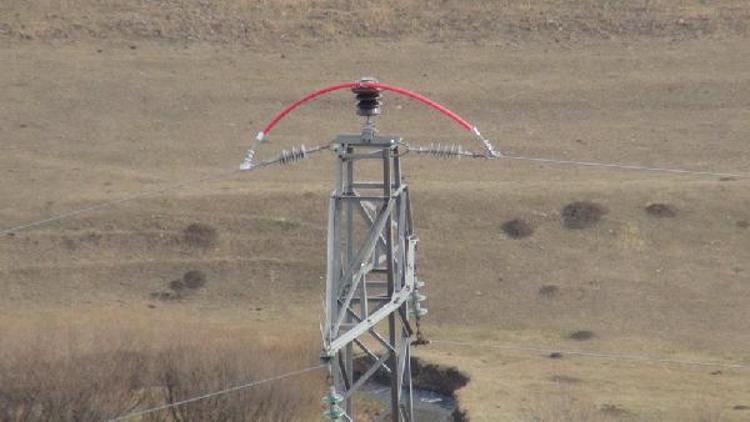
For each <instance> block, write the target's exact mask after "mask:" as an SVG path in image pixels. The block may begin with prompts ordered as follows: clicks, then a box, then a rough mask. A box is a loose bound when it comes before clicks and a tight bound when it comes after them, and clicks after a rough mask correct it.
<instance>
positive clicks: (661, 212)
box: [644, 203, 677, 218]
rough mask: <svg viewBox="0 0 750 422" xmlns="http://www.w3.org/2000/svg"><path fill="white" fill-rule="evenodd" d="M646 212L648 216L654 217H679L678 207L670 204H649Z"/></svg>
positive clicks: (645, 209)
mask: <svg viewBox="0 0 750 422" xmlns="http://www.w3.org/2000/svg"><path fill="white" fill-rule="evenodd" d="M644 211H646V214H648V215H650V216H653V217H661V218H673V217H676V216H677V207H675V206H674V205H670V204H661V203H654V204H648V205H647V206H646V208H644Z"/></svg>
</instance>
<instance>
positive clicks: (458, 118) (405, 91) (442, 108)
mask: <svg viewBox="0 0 750 422" xmlns="http://www.w3.org/2000/svg"><path fill="white" fill-rule="evenodd" d="M354 87H363V88H379V89H382V90H384V91H393V92H395V93H398V94H401V95H405V96H407V97H410V98H413V99H415V100H417V101H419V102H421V103H423V104H426V105H428V106H430V107H432V108H434V109H436V110H438V111H439V112H441V113H443V114H445V115H446V116H448V117H450V118H451V119H453V120H454V121H456V123H458V124H459V125H461V126H463V127H464V128H465V129H466V130H468V131H471V130H473V129H474V126H472V125H471V124H470V123H469V122H467V121H466V120H465V119H463V118H462V117H461V116H459V115H458V114H456V113H454V112H452V111H450V110H449V109H448V108H446V107H445V106H443V105H441V104H438V103H436V102H435V101H433V100H431V99H429V98H427V97H425V96H423V95H419V94H417V93H416V92H413V91H409V90H408V89H406V88H401V87H399V86H393V85H386V84H382V83H380V82H344V83H340V84H336V85H331V86H329V87H326V88H321V89H318V90H315V91H313V92H311V93H309V94H307V95H305V96H303V97H302V98H300V99H298V100H297V101H295V102H293V103H291V104H289V105H288V106H286V107H284V108H283V109H282V110H281V111H279V112H278V113H276V115H275V116H273V119H271V121H270V122H269V123H268V124H267V125H266V127H265V128H263V131H262V132H261V133H259V134H258V135H259V137H260V138H261V139H262V138H263V137H265V136H266V135H268V133H269V132H270V131H271V129H273V127H274V126H276V124H277V123H278V122H279V121H280V120H281V119H283V118H284V117H285V116H286V115H287V114H289V113H290V112H291V111H292V110H294V109H295V108H297V107H299V106H301V105H302V104H304V103H306V102H308V101H310V100H312V99H314V98H316V97H319V96H321V95H323V94H327V93H329V92H332V91H338V90H340V89H346V88H354Z"/></svg>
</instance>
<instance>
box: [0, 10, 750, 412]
mask: <svg viewBox="0 0 750 422" xmlns="http://www.w3.org/2000/svg"><path fill="white" fill-rule="evenodd" d="M749 24H750V7H749V6H748V5H747V3H746V2H745V1H742V0H726V1H700V0H650V1H649V0H643V1H632V2H631V1H617V0H596V1H595V0H586V1H575V2H574V1H564V0H548V1H539V2H536V1H498V2H472V1H459V0H446V1H441V2H425V1H417V0H412V1H400V2H396V1H384V2H367V3H366V4H365V5H363V6H354V5H351V4H349V2H343V1H334V0H321V1H312V0H284V1H278V2H272V1H260V0H259V1H240V0H222V1H216V2H203V1H197V0H195V1H193V0H190V1H145V0H144V1H129V2H113V1H93V0H68V1H65V2H49V1H34V2H22V1H14V0H11V1H7V0H6V1H4V2H3V4H2V6H0V94H2V102H0V174H1V175H2V183H0V198H2V199H1V200H0V226H1V227H3V228H6V227H12V226H14V225H17V224H22V223H26V222H29V221H33V220H36V219H40V218H46V217H49V216H52V215H56V214H60V213H65V212H68V211H70V210H74V209H77V208H81V207H87V206H90V205H93V204H97V203H101V202H104V201H109V200H114V199H117V198H121V197H125V196H128V195H131V194H134V193H137V192H141V191H144V190H151V189H159V188H160V187H162V186H165V185H169V184H172V183H177V182H181V181H184V180H191V179H198V178H201V177H204V176H210V175H213V174H217V173H220V172H222V171H226V170H229V169H232V168H235V167H236V166H237V165H238V164H239V162H240V161H241V159H242V157H243V154H244V151H245V149H246V147H247V145H248V144H249V142H250V140H251V139H252V137H253V136H254V133H255V132H257V131H258V130H260V129H261V128H262V126H263V124H264V123H265V122H266V121H267V120H268V119H270V117H271V116H272V115H273V113H274V112H275V111H276V110H278V109H279V108H280V107H282V106H283V105H285V104H287V103H289V102H291V101H292V100H294V99H296V98H297V97H299V96H301V95H302V94H304V93H306V92H307V91H309V90H311V89H313V88H316V87H320V86H324V85H326V84H329V83H333V82H338V81H342V80H344V81H346V80H353V79H356V78H358V77H360V76H362V75H370V74H372V75H376V76H377V77H379V78H380V79H381V80H383V81H387V82H389V83H394V84H397V85H401V86H405V87H409V88H412V89H415V90H416V91H418V92H421V93H424V94H426V95H428V96H430V97H432V98H435V99H436V100H438V101H440V102H442V103H444V104H447V105H448V106H449V107H451V108H452V109H454V110H455V111H457V112H459V113H460V114H461V115H464V116H467V117H469V118H470V120H472V121H473V122H476V123H477V124H478V125H479V126H480V127H481V128H482V131H483V133H485V134H487V135H489V136H491V137H492V138H493V139H494V140H495V141H496V143H497V145H498V146H499V148H500V149H501V150H502V151H505V152H508V153H513V154H522V155H528V156H537V157H549V158H559V159H579V160H598V161H606V162H620V163H639V164H643V165H653V166H665V167H670V166H671V167H679V168H688V169H695V170H715V171H727V172H736V173H743V174H750V155H748V146H747V140H748V138H750V56H748V55H747V54H746V51H747V50H748V47H749V46H750V38H749V37H748V35H749V34H748V25H749ZM384 102H385V112H384V115H383V116H382V117H381V118H380V123H379V126H380V128H381V130H382V131H383V132H396V133H400V134H402V135H403V136H404V137H405V138H406V139H407V140H408V141H409V142H412V143H415V144H420V143H427V142H433V141H438V142H448V143H452V142H468V141H469V139H468V137H467V136H466V134H465V133H464V132H462V131H460V130H459V129H457V128H456V127H454V126H453V125H452V124H451V123H450V122H449V121H446V120H445V119H443V118H442V117H440V116H438V115H437V114H435V113H434V112H432V111H430V110H427V109H425V108H423V107H422V106H421V105H418V104H415V103H413V102H410V101H409V100H406V99H401V98H396V97H395V96H393V95H388V94H386V96H385V99H384ZM352 104H353V100H352V98H351V96H349V94H347V93H343V94H336V95H332V96H330V97H325V98H322V99H320V100H318V101H316V102H314V103H313V104H311V105H309V106H307V107H306V108H303V109H301V110H300V111H299V112H298V113H296V114H294V115H292V116H291V117H290V118H288V119H287V120H285V121H283V123H281V124H280V126H279V127H278V128H277V129H276V130H275V131H274V132H273V134H272V137H271V144H269V145H267V146H266V147H265V148H266V149H265V150H264V152H263V154H265V155H266V156H268V154H271V153H272V152H273V151H277V150H278V149H281V148H284V147H289V146H291V145H295V144H299V143H305V144H306V145H308V146H310V145H317V144H321V143H325V142H327V141H328V140H330V139H331V138H332V136H334V135H335V134H337V133H340V132H350V131H356V130H357V129H358V125H359V122H358V121H357V119H355V116H354V113H353V111H354V110H353V107H352ZM405 166H406V167H405V173H406V175H407V178H408V181H409V183H410V184H411V185H412V195H413V198H412V200H413V205H414V208H415V213H416V215H415V224H416V227H417V232H418V234H419V237H420V239H421V244H420V255H419V258H418V259H419V270H420V272H421V274H422V277H423V278H424V279H425V280H426V282H427V294H428V298H429V299H428V300H429V302H428V304H429V308H430V314H429V317H428V318H427V319H426V321H425V330H426V334H427V335H428V337H431V338H433V339H435V340H452V341H457V342H474V343H477V344H479V345H485V346H492V345H495V346H497V345H503V346H513V347H516V348H524V347H536V348H544V349H550V350H558V349H560V350H585V351H591V352H597V351H599V352H612V353H624V354H639V355H640V354H647V355H655V356H661V357H665V358H669V359H673V360H691V361H718V362H735V363H742V364H745V365H750V350H748V344H750V325H748V321H750V306H748V304H749V303H750V264H748V262H750V228H749V227H748V225H749V224H748V222H749V221H750V180H748V179H743V178H720V177H712V176H695V175H677V174H662V173H647V172H637V171H626V170H615V169H602V168H580V167H570V166H558V165H552V164H540V163H529V162H522V161H510V160H497V161H491V162H490V161H469V160H462V161H437V160H432V159H429V158H419V157H407V158H406V159H405ZM332 172H333V168H332V160H331V158H330V157H327V156H321V157H319V158H316V159H314V160H309V161H305V162H302V163H300V164H298V165H296V166H291V167H285V168H268V169H263V170H260V171H257V172H252V173H247V174H239V175H236V176H233V177H230V178H225V179H221V180H216V181H212V182H207V183H204V184H200V185H195V186H190V187H186V188H184V189H180V190H177V191H174V192H169V193H166V194H161V195H155V196H152V197H149V198H144V199H140V200H137V201H132V202H128V203H124V204H121V205H120V206H116V207H110V208H105V209H100V210H96V211H94V212H90V213H86V214H82V215H78V216H75V217H71V218H68V219H65V220H61V221H59V222H54V223H50V224H46V225H42V226H39V227H34V228H31V229H28V230H19V231H17V232H14V233H10V234H7V235H4V236H2V238H0V289H2V290H0V291H1V293H0V355H1V356H3V365H0V386H2V387H5V386H7V385H14V386H15V385H18V388H17V389H16V390H19V391H20V390H21V389H23V388H27V390H23V391H26V392H28V391H43V392H45V393H46V396H49V397H51V399H50V400H52V402H54V400H53V399H54V397H57V396H56V395H55V392H56V391H63V390H64V391H70V390H72V391H73V392H74V393H75V392H81V391H86V389H87V388H93V386H96V387H97V388H100V387H101V392H102V394H101V395H98V396H96V397H94V398H91V400H99V401H101V402H106V403H107V404H106V406H104V407H103V408H102V407H97V406H89V405H88V404H87V405H86V406H88V407H93V408H97V409H98V410H97V411H102V409H104V411H106V412H110V413H116V412H119V411H122V410H124V408H125V407H127V406H128V405H129V404H130V403H129V402H123V401H122V400H119V399H117V400H116V398H117V397H120V396H118V394H122V391H125V392H126V393H127V392H133V394H129V393H128V394H126V395H127V396H130V397H131V398H132V400H137V399H138V398H139V397H141V398H143V397H144V396H143V394H144V393H143V392H142V388H143V387H142V386H143V385H147V384H148V385H152V384H159V382H158V379H163V377H164V374H165V373H166V372H167V370H168V369H169V368H168V367H167V366H165V365H160V364H159V362H160V361H159V360H158V359H164V357H163V356H165V355H164V354H165V353H167V354H168V353H175V355H173V356H177V357H176V358H170V359H167V360H170V361H171V362H173V363H174V365H173V370H175V371H178V372H179V371H187V372H190V371H191V370H192V371H194V372H196V373H204V374H211V376H207V377H206V378H202V382H204V383H205V384H198V385H194V386H193V387H195V388H197V389H198V390H203V387H205V389H206V390H210V389H213V388H214V387H219V384H223V383H225V382H226V383H227V384H232V383H234V382H235V381H237V382H239V381H240V380H243V379H247V378H251V379H252V378H255V377H257V376H265V375H273V374H276V373H282V372H286V371H287V370H294V369H297V368H301V367H305V366H308V365H310V364H314V363H315V362H316V357H317V354H318V350H317V349H316V347H317V343H316V338H317V336H318V323H319V320H318V318H319V315H320V297H321V295H322V292H323V282H322V279H321V277H322V276H323V274H324V271H325V268H324V251H325V249H324V245H325V239H324V237H325V231H324V228H325V218H326V217H325V201H326V197H327V193H328V191H329V190H330V187H331V184H332ZM575 202H584V203H589V205H592V206H593V207H594V208H595V209H594V212H593V213H592V214H591V215H596V216H598V219H597V218H593V220H594V221H591V222H590V223H588V224H581V223H580V222H578V223H576V222H574V223H568V224H567V225H566V224H563V217H566V216H567V217H570V216H571V215H573V216H580V215H581V213H580V212H578V213H575V212H574V213H571V212H570V210H569V209H568V210H567V211H566V210H564V208H565V207H566V205H568V204H571V203H575ZM653 204H664V205H663V206H659V205H657V206H653ZM512 220H520V221H522V222H521V223H518V222H516V223H515V224H512V225H510V226H508V225H506V223H507V222H509V221H512ZM504 225H505V226H504ZM571 225H572V226H573V227H571ZM579 226H585V227H579ZM504 227H505V228H506V229H507V228H509V227H510V228H511V230H510V231H511V234H513V235H508V234H506V233H505V232H504V230H503V228H504ZM30 351H33V352H34V353H30ZM124 352H127V353H131V352H132V353H137V354H143V356H147V358H142V359H141V358H139V359H136V361H135V363H134V362H133V361H132V360H129V358H128V359H124V360H123V362H122V364H121V365H120V366H117V365H118V363H117V362H120V361H118V360H116V359H112V360H110V359H104V361H105V362H106V363H107V365H114V366H117V367H116V368H115V369H113V367H112V366H107V365H103V366H101V365H99V366H97V367H95V368H94V367H93V366H95V365H94V364H92V365H91V366H92V367H91V368H88V369H86V368H87V364H86V363H82V362H100V360H97V359H101V358H89V357H91V356H109V355H102V354H106V353H124ZM417 354H418V355H419V356H421V357H423V358H426V359H428V360H430V361H434V362H440V363H444V364H450V365H455V366H457V367H458V368H460V369H461V370H462V371H464V372H466V373H467V374H469V375H470V376H471V382H470V383H469V384H468V385H467V386H466V387H465V388H463V389H462V390H460V391H459V392H458V397H459V400H460V404H461V406H462V407H463V408H464V409H465V410H466V411H467V413H468V416H469V417H470V419H471V420H472V421H519V420H521V421H527V420H528V421H570V420H580V421H600V420H602V421H611V420H617V421H620V420H623V421H747V420H750V410H748V408H750V371H748V370H747V369H737V368H734V369H732V368H724V367H705V366H695V365H692V366H691V365H676V364H658V363H653V362H642V361H634V360H626V359H605V358H594V357H585V356H574V355H566V354H563V356H562V358H560V359H552V358H550V357H549V356H548V354H547V353H543V352H534V351H528V350H519V349H508V348H492V347H480V346H473V347H467V346H461V345H452V344H447V343H439V342H435V343H434V344H432V345H429V346H426V347H423V348H420V349H418V351H417ZM269 355H272V356H270V357H269ZM138 356H141V355H138ZM167 356H169V355H167ZM223 356H235V358H229V359H224V361H229V362H230V363H229V364H226V365H228V366H223V368H224V372H222V371H218V370H215V369H214V368H216V367H217V365H219V366H221V362H222V359H221V357H223ZM275 357H278V359H276V358H275ZM61 362H62V363H61ZM65 362H67V363H65ZM45 365H47V366H45ZM132 365H135V367H137V368H139V369H141V370H142V372H143V377H144V378H142V379H139V380H138V382H135V383H130V381H128V380H123V379H118V380H117V381H116V382H118V383H119V382H122V383H129V384H127V385H128V387H127V388H124V387H123V388H124V389H120V390H117V391H114V390H113V391H110V390H107V388H106V386H107V385H111V384H109V383H108V381H107V377H106V376H104V375H102V374H101V373H98V374H97V373H93V372H96V371H102V370H103V371H107V373H116V374H120V375H121V376H126V374H128V373H130V372H134V371H130V370H129V369H128V368H129V367H131V366H132ZM138 365H140V366H138ZM144 365H145V366H144ZM39 368H51V369H50V370H49V372H50V377H49V382H47V381H46V380H45V379H44V377H43V376H41V375H40V372H39V371H40V369H39ZM81 368H83V369H81ZM123 368H124V369H123ZM175 368H176V369H175ZM26 370H27V372H25V373H27V374H28V375H22V374H23V373H24V371H26ZM87 371H90V372H92V373H91V374H89V373H87ZM135 372H138V371H135ZM41 373H42V374H43V373H44V372H41ZM19 374H21V375H19ZM73 374H82V375H86V376H81V377H79V379H76V377H75V376H74V375H73ZM19 376H22V377H24V378H25V379H28V380H29V382H28V384H27V385H26V386H25V387H24V385H23V383H16V382H14V381H12V380H14V379H18V378H13V377H19ZM9 377H10V378H9ZM149 377H150V378H149ZM159 377H161V378H159ZM222 377H223V378H222ZM323 377H324V374H323V373H319V374H317V375H309V376H306V377H303V378H302V379H300V380H298V381H297V382H294V381H290V382H285V383H284V384H283V385H281V386H279V387H272V386H269V387H268V388H267V389H265V390H262V391H259V392H257V393H256V394H255V395H253V394H246V395H240V396H239V398H238V399H235V400H245V399H248V398H249V397H250V398H252V401H250V400H249V399H248V401H249V402H250V403H267V405H268V406H269V408H270V410H269V412H270V413H267V414H265V416H263V417H266V418H267V419H268V420H283V418H287V420H310V421H314V420H318V415H319V411H320V410H321V409H320V408H319V407H318V406H317V401H318V400H319V397H320V394H319V391H318V390H315V389H316V388H318V389H319V388H321V387H322V385H323V381H322V379H323ZM71 379H73V380H74V381H75V382H74V385H76V386H77V388H78V389H65V388H62V387H61V386H62V385H67V383H68V380H71ZM155 379H156V380H157V381H154V380H155ZM9 380H11V381H9ZM186 383H187V384H189V385H192V384H194V382H192V381H189V380H188V381H186ZM116 385H124V384H116ZM139 386H141V387H139ZM22 387H23V388H22ZM112 388H113V389H114V387H112ZM133 388H135V390H133ZM11 390H12V389H11ZM11 390H8V389H2V390H0V404H1V402H2V400H4V399H3V398H2V397H3V394H5V395H6V396H5V397H7V394H9V393H8V391H11ZM16 390H13V391H16ZM159 391H161V390H159ZM19 394H20V393H19ZM76 394H77V393H76ZM107 394H110V395H109V396H108V395H107ZM155 394H157V396H158V394H162V393H155ZM264 394H265V395H264ZM81 395H84V394H83V393H81ZM280 395H281V396H283V397H284V400H285V402H286V403H288V404H289V406H288V407H285V409H290V410H289V414H285V415H283V417H282V416H280V415H279V413H273V412H278V409H279V407H274V406H278V404H272V403H271V401H269V400H268V399H267V398H268V397H269V396H271V397H279V396H280ZM42 396H45V395H42ZM58 398H59V397H58ZM147 398H148V399H155V400H156V399H158V397H157V398H154V397H152V396H149V397H147ZM55 403H59V400H58V402H55ZM66 403H71V402H66ZM72 403H78V402H72ZM232 403H233V404H225V407H229V406H234V405H236V404H237V403H236V401H234V402H232ZM86 406H84V405H81V406H79V407H86ZM72 407H73V408H75V407H76V406H75V405H73V406H72ZM70 408H71V407H70V406H69V407H68V409H70ZM254 408H255V407H253V406H250V407H248V408H243V409H242V410H241V411H243V412H248V411H252V409H254ZM248 409H250V410H248ZM0 411H2V409H1V408H0ZM196 411H197V410H196ZM244 415H245V416H243V417H240V418H238V419H234V420H242V418H244V419H253V418H254V417H252V416H247V414H244ZM0 416H2V415H1V414H0ZM184 417H186V418H187V420H211V419H215V420H222V419H220V418H219V417H218V416H216V417H213V416H206V415H205V414H202V416H201V414H193V415H192V416H190V415H187V416H184ZM191 418H192V419H191ZM8 419H9V420H15V419H13V418H8ZM61 419H65V420H97V418H96V417H89V418H86V417H83V416H81V417H80V418H79V419H76V418H75V416H70V415H69V416H65V417H62V418H61ZM256 419H257V418H256ZM31 420H33V419H31ZM50 420H55V418H52V419H50ZM57 420H59V419H57ZM224 420H232V419H224Z"/></svg>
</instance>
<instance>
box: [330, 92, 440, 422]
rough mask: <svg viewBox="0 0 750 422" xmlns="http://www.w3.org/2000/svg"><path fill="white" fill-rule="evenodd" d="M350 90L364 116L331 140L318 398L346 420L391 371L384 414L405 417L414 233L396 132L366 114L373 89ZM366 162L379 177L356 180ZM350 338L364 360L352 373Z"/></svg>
mask: <svg viewBox="0 0 750 422" xmlns="http://www.w3.org/2000/svg"><path fill="white" fill-rule="evenodd" d="M364 81H372V79H365V80H364ZM353 91H354V92H355V94H357V100H358V110H357V114H359V115H361V116H364V117H365V118H366V122H365V124H364V127H363V129H362V133H360V134H355V135H339V136H337V137H336V139H335V141H334V142H333V144H332V149H333V150H334V151H335V152H336V156H337V159H336V184H335V187H334V191H333V193H332V194H331V198H330V205H329V212H328V243H327V260H328V268H327V277H326V292H325V320H324V322H323V324H324V325H323V327H322V331H323V351H322V355H321V356H322V359H323V360H324V361H325V362H328V364H329V368H330V374H331V381H332V386H331V391H330V392H329V393H328V395H326V397H325V398H324V401H325V402H326V403H327V404H328V405H329V408H328V409H327V410H326V411H325V412H324V415H325V416H327V417H328V418H330V419H332V420H352V418H353V406H352V398H353V397H352V396H353V394H354V393H355V392H357V391H358V390H360V389H361V387H362V386H363V385H364V383H365V382H367V381H368V380H369V379H370V378H371V377H372V376H373V375H375V374H376V373H377V372H378V371H381V372H382V373H384V374H387V376H388V378H389V379H390V393H391V394H390V396H391V400H390V401H391V415H390V418H391V420H393V421H395V422H398V421H412V420H414V418H413V403H412V380H411V364H410V356H411V350H410V347H411V342H412V337H413V334H414V329H413V327H412V323H411V322H410V317H416V318H418V317H420V316H422V315H424V314H425V313H426V311H427V310H426V309H424V308H422V307H421V306H420V302H421V301H422V300H424V296H422V295H421V294H419V293H418V290H419V288H420V287H421V285H422V283H421V282H419V281H418V280H417V278H416V275H415V253H416V246H417V238H416V237H415V236H414V233H413V228H412V216H411V206H410V203H409V190H408V186H407V185H406V184H405V183H404V181H403V177H402V173H401V160H400V156H399V150H398V148H399V145H400V143H401V139H400V138H399V137H398V136H384V135H378V134H377V132H376V130H375V125H374V123H373V119H372V118H373V117H374V116H376V115H377V114H379V113H380V101H379V100H380V90H378V89H376V88H370V87H365V88H359V89H357V88H355V89H353ZM367 162H369V163H375V166H376V168H377V174H379V175H380V176H381V177H379V180H375V181H372V180H369V181H368V180H358V175H359V174H360V171H359V170H360V168H364V167H365V166H366V163H367ZM370 166H372V164H370ZM368 169H369V170H371V168H369V167H368ZM355 346H356V349H358V350H359V351H361V352H363V353H364V356H365V359H366V361H367V362H368V364H367V365H366V369H365V370H364V371H360V373H359V374H358V376H355V373H354V371H355V367H354V357H355V356H354V353H355ZM378 349H380V350H382V351H381V352H376V351H375V350H378ZM339 404H341V406H339Z"/></svg>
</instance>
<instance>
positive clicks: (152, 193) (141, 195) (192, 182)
mask: <svg viewBox="0 0 750 422" xmlns="http://www.w3.org/2000/svg"><path fill="white" fill-rule="evenodd" d="M239 172H240V170H238V169H233V170H231V171H227V172H223V173H219V174H214V175H211V176H206V177H202V178H200V179H193V180H188V181H184V182H180V183H177V184H174V185H169V186H165V187H163V188H160V189H156V190H151V191H143V192H138V193H135V194H133V195H129V196H125V197H122V198H118V199H115V200H112V201H107V202H101V203H99V204H95V205H91V206H89V207H85V208H79V209H76V210H73V211H69V212H65V213H62V214H57V215H54V216H52V217H49V218H44V219H41V220H37V221H31V222H29V223H24V224H19V225H17V226H13V227H8V228H5V229H2V230H0V235H5V234H8V233H13V232H17V231H20V230H26V229H30V228H32V227H37V226H41V225H44V224H48V223H53V222H55V221H60V220H63V219H66V218H70V217H74V216H77V215H80V214H85V213H88V212H92V211H98V210H101V209H104V208H109V207H112V206H115V205H120V204H124V203H126V202H131V201H135V200H137V199H142V198H148V197H151V196H156V195H161V194H163V193H167V192H170V191H173V190H178V189H181V188H184V187H187V186H193V185H197V184H201V183H206V182H211V181H214V180H219V179H224V178H227V177H229V176H232V175H234V174H236V173H239Z"/></svg>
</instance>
